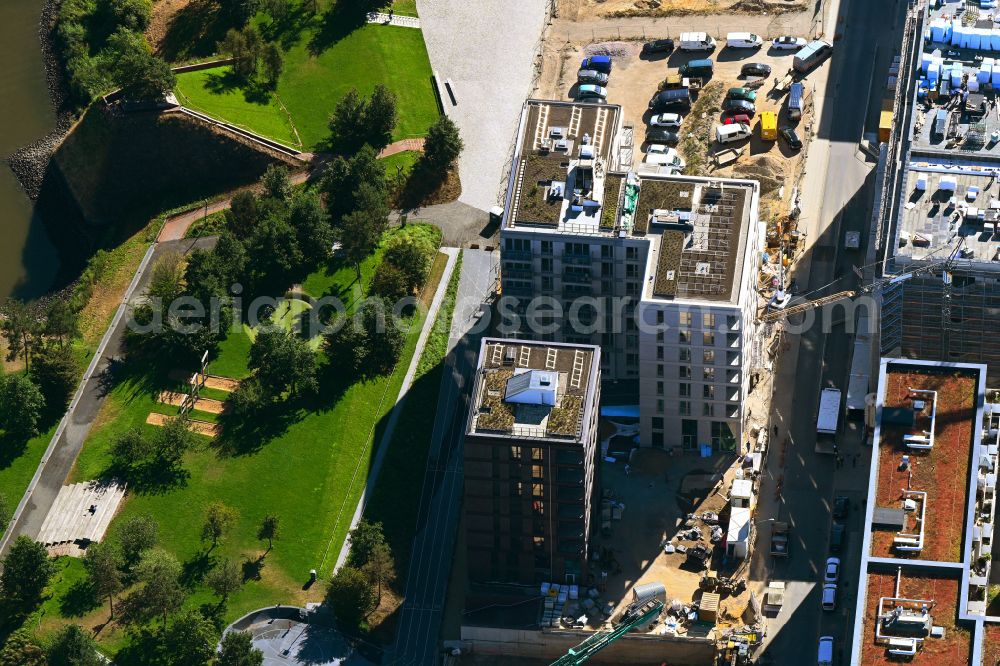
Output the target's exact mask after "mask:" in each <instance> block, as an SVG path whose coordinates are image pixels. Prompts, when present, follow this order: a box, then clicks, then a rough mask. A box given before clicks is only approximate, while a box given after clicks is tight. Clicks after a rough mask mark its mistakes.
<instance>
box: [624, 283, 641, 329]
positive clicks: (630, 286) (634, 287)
mask: <svg viewBox="0 0 1000 666" xmlns="http://www.w3.org/2000/svg"><path fill="white" fill-rule="evenodd" d="M625 295H626V296H638V295H639V283H638V282H626V283H625ZM628 321H629V323H630V324H634V323H635V322H634V321H632V320H631V319H629V320H628Z"/></svg>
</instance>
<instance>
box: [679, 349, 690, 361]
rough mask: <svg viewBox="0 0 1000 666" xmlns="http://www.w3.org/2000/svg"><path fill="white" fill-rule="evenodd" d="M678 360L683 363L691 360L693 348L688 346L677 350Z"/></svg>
mask: <svg viewBox="0 0 1000 666" xmlns="http://www.w3.org/2000/svg"><path fill="white" fill-rule="evenodd" d="M677 360H678V361H680V362H681V363H690V362H691V350H690V349H688V348H687V347H681V348H680V349H678V350H677Z"/></svg>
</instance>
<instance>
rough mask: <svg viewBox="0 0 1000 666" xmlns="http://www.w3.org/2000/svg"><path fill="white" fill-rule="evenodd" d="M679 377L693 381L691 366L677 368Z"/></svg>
mask: <svg viewBox="0 0 1000 666" xmlns="http://www.w3.org/2000/svg"><path fill="white" fill-rule="evenodd" d="M677 376H678V377H679V378H680V379H691V366H689V365H679V366H677Z"/></svg>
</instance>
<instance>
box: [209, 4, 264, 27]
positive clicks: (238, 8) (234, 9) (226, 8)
mask: <svg viewBox="0 0 1000 666" xmlns="http://www.w3.org/2000/svg"><path fill="white" fill-rule="evenodd" d="M216 2H217V3H218V5H219V9H221V10H222V13H223V14H224V15H225V16H226V17H227V18H228V19H229V21H230V22H232V23H234V24H236V25H240V26H241V25H243V24H245V23H246V22H247V21H249V20H250V17H251V16H253V15H254V14H256V13H257V10H258V9H259V8H260V6H261V2H260V0H216Z"/></svg>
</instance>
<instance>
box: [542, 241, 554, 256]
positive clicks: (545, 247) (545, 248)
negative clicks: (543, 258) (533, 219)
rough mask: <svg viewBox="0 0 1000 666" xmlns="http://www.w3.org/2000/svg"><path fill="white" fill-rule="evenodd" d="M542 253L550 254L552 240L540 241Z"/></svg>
mask: <svg viewBox="0 0 1000 666" xmlns="http://www.w3.org/2000/svg"><path fill="white" fill-rule="evenodd" d="M542 254H552V241H542Z"/></svg>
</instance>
